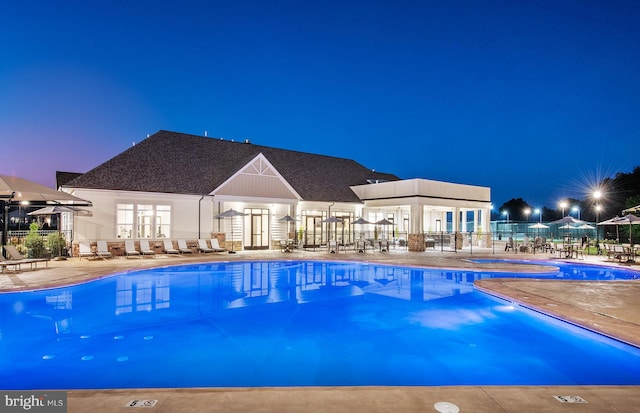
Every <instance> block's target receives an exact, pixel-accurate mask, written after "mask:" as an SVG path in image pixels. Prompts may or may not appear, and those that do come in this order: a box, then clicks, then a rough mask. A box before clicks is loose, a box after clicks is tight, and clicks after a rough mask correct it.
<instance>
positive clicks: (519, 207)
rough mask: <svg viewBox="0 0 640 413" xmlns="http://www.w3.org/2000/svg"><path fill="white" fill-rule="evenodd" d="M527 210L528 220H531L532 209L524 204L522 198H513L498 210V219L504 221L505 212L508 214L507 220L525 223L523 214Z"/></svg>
mask: <svg viewBox="0 0 640 413" xmlns="http://www.w3.org/2000/svg"><path fill="white" fill-rule="evenodd" d="M527 209H528V210H529V218H531V214H532V213H533V210H534V208H533V207H532V206H531V205H529V204H528V203H526V202H525V201H524V200H523V199H522V198H514V199H511V200H510V201H507V202H505V203H504V204H502V206H501V207H500V208H499V211H500V217H501V218H500V219H506V216H505V211H507V213H508V214H509V220H511V221H526V220H527V214H525V211H526V210H527Z"/></svg>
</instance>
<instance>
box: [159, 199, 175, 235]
mask: <svg viewBox="0 0 640 413" xmlns="http://www.w3.org/2000/svg"><path fill="white" fill-rule="evenodd" d="M156 229H157V230H158V232H156V238H170V237H171V207H170V206H169V205H156Z"/></svg>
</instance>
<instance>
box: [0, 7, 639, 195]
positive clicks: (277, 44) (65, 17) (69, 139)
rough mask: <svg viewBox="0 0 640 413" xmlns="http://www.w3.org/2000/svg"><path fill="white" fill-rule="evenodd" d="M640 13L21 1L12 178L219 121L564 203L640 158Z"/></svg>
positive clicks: (9, 43)
mask: <svg viewBox="0 0 640 413" xmlns="http://www.w3.org/2000/svg"><path fill="white" fill-rule="evenodd" d="M638 21H640V2H638V1H616V0H613V1H590V0H579V1H578V0H576V1H569V0H555V1H514V0H509V1H482V0H468V1H455V0H453V1H444V2H443V1H374V0H369V1H349V0H347V1H331V0H329V1H327V0H324V1H242V0H237V1H233V0H230V1H188V0H187V1H180V2H173V1H167V2H158V1H147V0H137V1H128V2H125V1H116V0H110V1H75V0H74V1H64V2H50V1H29V0H27V1H24V2H9V3H6V4H4V5H3V7H2V13H0V38H2V39H3V40H2V41H1V42H0V55H1V56H2V59H0V90H2V93H0V140H1V143H2V149H0V174H9V175H17V176H21V177H23V178H27V179H32V180H34V181H37V182H40V183H43V184H46V185H50V186H54V182H55V171H56V170H62V171H71V172H86V171H88V170H90V169H91V168H93V167H95V166H97V165H99V164H100V163H102V162H104V161H106V160H108V159H110V158H111V157H113V156H114V155H116V154H118V153H120V152H122V151H123V150H125V149H126V148H128V147H129V146H130V145H132V143H133V142H139V141H141V140H142V139H144V138H145V137H146V136H147V135H148V134H153V133H155V132H157V131H158V130H161V129H165V130H173V131H178V132H185V133H193V134H200V135H202V134H204V133H205V131H207V134H208V136H215V137H224V138H226V139H237V140H238V139H250V140H251V141H252V142H254V143H256V144H261V145H267V146H274V147H280V148H287V149H293V150H299V151H305V152H313V153H321V154H326V155H332V156H339V157H345V158H352V159H355V160H357V161H358V162H360V163H362V164H363V165H365V166H367V167H369V168H372V169H376V170H379V171H384V172H391V173H395V174H396V175H398V176H400V177H401V178H414V177H421V178H426V179H435V180H443V181H451V182H457V183H464V184H472V185H481V186H488V187H491V188H492V200H493V202H494V204H496V205H498V206H499V205H501V204H502V203H504V202H506V201H508V200H510V199H511V198H517V197H521V198H523V199H524V200H525V201H527V202H528V203H530V204H532V205H535V206H548V207H551V208H554V207H556V205H557V203H558V201H559V200H560V199H562V198H563V197H567V196H568V197H574V198H584V197H586V196H587V193H588V191H589V187H590V186H591V185H593V184H594V183H596V182H598V181H599V180H601V179H602V178H604V177H607V176H613V175H614V174H615V173H617V172H631V171H632V170H633V168H634V167H635V166H638V165H640V156H638V154H637V150H635V149H632V148H634V145H636V144H637V143H638V137H639V129H640V122H639V121H638V120H639V118H638V114H639V113H640V24H638ZM319 174H320V175H321V171H319Z"/></svg>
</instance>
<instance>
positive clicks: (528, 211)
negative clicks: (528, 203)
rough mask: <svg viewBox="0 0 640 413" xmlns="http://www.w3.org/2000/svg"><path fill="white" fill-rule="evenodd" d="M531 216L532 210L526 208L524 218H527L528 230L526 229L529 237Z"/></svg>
mask: <svg viewBox="0 0 640 413" xmlns="http://www.w3.org/2000/svg"><path fill="white" fill-rule="evenodd" d="M529 214H531V208H525V209H524V216H525V217H527V228H526V233H527V235H529Z"/></svg>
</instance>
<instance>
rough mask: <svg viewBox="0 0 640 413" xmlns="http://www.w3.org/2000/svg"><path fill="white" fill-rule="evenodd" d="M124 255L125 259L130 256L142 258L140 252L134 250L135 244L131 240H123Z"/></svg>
mask: <svg viewBox="0 0 640 413" xmlns="http://www.w3.org/2000/svg"><path fill="white" fill-rule="evenodd" d="M124 255H126V256H127V257H128V256H130V255H134V256H137V257H138V258H140V257H142V255H140V251H138V250H137V249H136V244H135V243H134V242H133V240H132V239H126V240H124Z"/></svg>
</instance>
